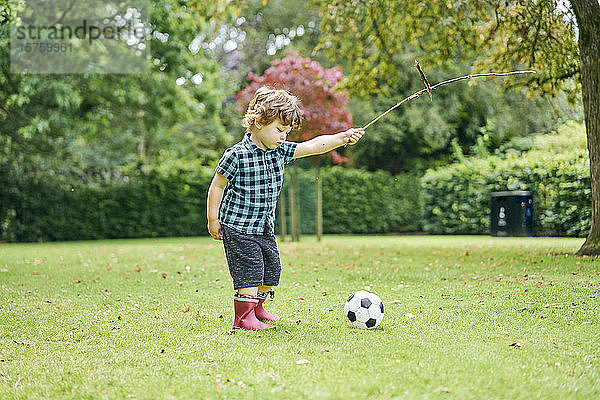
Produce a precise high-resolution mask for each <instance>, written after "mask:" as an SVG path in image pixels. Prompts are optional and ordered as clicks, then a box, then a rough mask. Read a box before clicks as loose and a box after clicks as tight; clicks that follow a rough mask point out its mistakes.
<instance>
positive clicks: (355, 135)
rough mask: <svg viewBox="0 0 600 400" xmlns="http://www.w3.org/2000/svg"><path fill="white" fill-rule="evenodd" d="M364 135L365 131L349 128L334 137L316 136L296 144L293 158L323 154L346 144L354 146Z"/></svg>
mask: <svg viewBox="0 0 600 400" xmlns="http://www.w3.org/2000/svg"><path fill="white" fill-rule="evenodd" d="M364 133H365V131H364V130H362V128H351V129H348V130H347V131H344V132H340V133H336V134H334V135H321V136H317V137H316V138H313V139H311V140H308V141H306V142H302V143H298V146H296V151H295V152H294V158H301V157H308V156H314V155H316V154H323V153H327V152H328V151H331V150H333V149H337V148H338V147H340V146H344V145H346V144H355V143H356V142H358V140H359V139H360V138H361V137H362V135H364Z"/></svg>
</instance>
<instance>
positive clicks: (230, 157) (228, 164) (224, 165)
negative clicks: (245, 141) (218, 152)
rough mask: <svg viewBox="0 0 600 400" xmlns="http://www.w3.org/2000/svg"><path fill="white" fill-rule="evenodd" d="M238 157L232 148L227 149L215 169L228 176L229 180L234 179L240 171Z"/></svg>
mask: <svg viewBox="0 0 600 400" xmlns="http://www.w3.org/2000/svg"><path fill="white" fill-rule="evenodd" d="M238 164H239V163H238V157H237V154H236V153H235V151H233V150H232V149H227V150H225V153H224V154H223V157H221V159H220V160H219V164H218V165H217V168H215V171H217V172H218V173H220V174H221V175H223V176H224V177H225V178H227V180H228V181H230V180H231V179H233V177H235V175H236V174H237V171H238Z"/></svg>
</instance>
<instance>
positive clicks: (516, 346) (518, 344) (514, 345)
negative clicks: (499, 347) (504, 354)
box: [508, 342, 523, 349]
mask: <svg viewBox="0 0 600 400" xmlns="http://www.w3.org/2000/svg"><path fill="white" fill-rule="evenodd" d="M508 347H512V348H513V349H519V348H521V347H523V345H522V344H521V343H519V342H514V343H512V344H509V345H508Z"/></svg>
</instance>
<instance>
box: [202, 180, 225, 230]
mask: <svg viewBox="0 0 600 400" xmlns="http://www.w3.org/2000/svg"><path fill="white" fill-rule="evenodd" d="M225 186H227V178H225V177H224V176H223V175H221V174H220V173H218V172H217V173H215V177H214V178H213V180H212V182H211V184H210V188H209V189H208V199H207V200H206V217H207V219H208V233H210V236H212V237H213V239H215V240H223V231H222V230H221V223H220V222H219V207H220V206H221V200H222V199H223V192H224V191H225Z"/></svg>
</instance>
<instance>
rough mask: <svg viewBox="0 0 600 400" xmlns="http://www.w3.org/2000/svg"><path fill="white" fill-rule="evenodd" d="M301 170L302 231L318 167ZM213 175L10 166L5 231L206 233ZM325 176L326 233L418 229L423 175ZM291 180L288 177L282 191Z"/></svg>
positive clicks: (311, 226) (50, 237) (0, 220)
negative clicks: (94, 176) (83, 173)
mask: <svg viewBox="0 0 600 400" xmlns="http://www.w3.org/2000/svg"><path fill="white" fill-rule="evenodd" d="M295 171H296V173H297V174H298V195H299V204H300V210H301V224H302V225H301V226H302V232H303V233H305V234H309V233H314V232H315V231H316V228H315V225H316V224H315V210H316V206H315V171H313V170H311V171H306V170H301V169H298V168H296V169H295ZM290 172H292V171H291V170H287V171H286V175H289V173H290ZM213 174H214V172H213V169H212V168H208V167H194V166H185V167H182V166H177V167H172V166H168V167H166V168H164V170H161V169H157V168H155V169H150V170H142V169H134V170H132V171H129V172H128V173H127V174H126V175H127V176H128V182H126V183H125V182H122V183H118V184H110V185H103V186H98V185H93V184H87V183H84V182H81V181H76V182H68V181H66V180H65V178H64V177H62V176H57V175H53V174H51V173H43V174H39V175H36V176H24V177H23V176H22V177H15V175H14V174H13V175H11V174H8V173H6V174H3V175H1V176H0V179H1V180H2V184H3V185H2V186H1V187H0V224H1V225H0V226H1V234H2V236H1V237H2V239H3V240H9V241H18V242H30V241H54V240H83V239H105V238H140V237H159V236H161V237H162V236H191V235H208V233H207V231H206V195H207V191H208V187H209V185H210V182H211V180H212V177H213ZM321 175H322V180H323V214H324V215H323V221H324V222H323V225H324V227H323V228H324V232H326V233H385V232H394V231H414V230H418V229H419V223H420V218H421V216H420V210H421V207H420V205H419V186H418V179H414V178H412V177H408V176H406V177H403V176H397V177H392V176H391V175H390V174H389V173H387V172H374V173H372V172H367V171H361V170H350V169H345V168H341V167H333V168H324V169H322V170H321ZM288 185H289V176H288V177H287V178H286V182H285V188H284V190H286V189H287V186H288ZM288 201H289V192H288ZM288 226H289V217H288ZM276 229H277V230H278V229H279V224H276Z"/></svg>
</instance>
